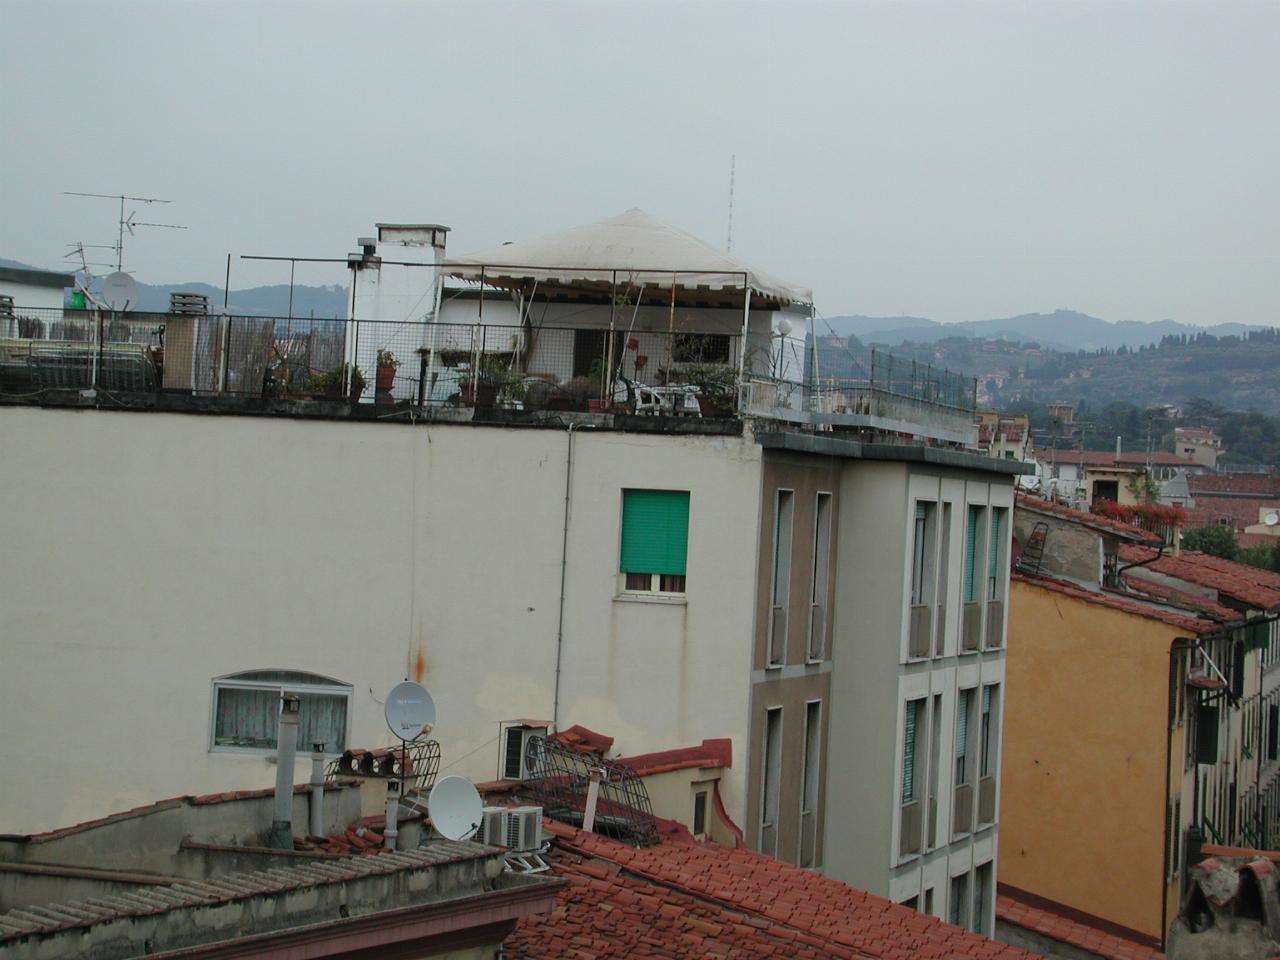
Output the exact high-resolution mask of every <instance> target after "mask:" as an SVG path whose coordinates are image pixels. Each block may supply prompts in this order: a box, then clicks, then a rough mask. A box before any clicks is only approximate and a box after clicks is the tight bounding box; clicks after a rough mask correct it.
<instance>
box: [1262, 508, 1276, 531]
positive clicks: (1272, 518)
mask: <svg viewBox="0 0 1280 960" xmlns="http://www.w3.org/2000/svg"><path fill="white" fill-rule="evenodd" d="M1262 522H1263V523H1265V524H1266V525H1267V526H1268V527H1274V526H1275V525H1276V524H1277V523H1280V513H1276V512H1275V511H1274V510H1273V511H1271V513H1268V514H1267V515H1266V516H1265V517H1263V518H1262Z"/></svg>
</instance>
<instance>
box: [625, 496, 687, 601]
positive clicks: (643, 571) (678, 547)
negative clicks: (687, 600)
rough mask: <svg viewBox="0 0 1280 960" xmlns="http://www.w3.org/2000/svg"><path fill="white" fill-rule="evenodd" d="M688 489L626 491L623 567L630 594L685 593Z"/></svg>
mask: <svg viewBox="0 0 1280 960" xmlns="http://www.w3.org/2000/svg"><path fill="white" fill-rule="evenodd" d="M688 552H689V492H688V491H687V490H623V491H622V551H621V559H620V562H619V567H620V569H621V572H622V577H623V590H624V591H626V592H627V593H684V592H685V558H686V555H687V554H688Z"/></svg>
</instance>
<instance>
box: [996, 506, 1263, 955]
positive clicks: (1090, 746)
mask: <svg viewBox="0 0 1280 960" xmlns="http://www.w3.org/2000/svg"><path fill="white" fill-rule="evenodd" d="M1014 538H1015V540H1016V541H1017V544H1018V545H1019V548H1020V549H1021V551H1022V557H1021V560H1020V562H1019V565H1018V572H1016V573H1015V575H1014V577H1013V583H1012V586H1011V593H1012V615H1011V617H1010V623H1009V656H1008V674H1009V696H1008V698H1007V703H1006V708H1005V711H1006V713H1005V716H1006V720H1007V723H1006V727H1005V729H1006V738H1005V739H1006V742H1005V751H1004V758H1005V763H1004V766H1003V770H1002V776H1003V783H1002V790H1003V797H1004V807H1003V819H1002V833H1003V843H1004V851H1003V854H1004V855H1003V856H1002V857H1001V861H1000V868H999V870H1000V884H1001V891H1002V893H1003V894H1005V895H1006V896H1008V897H1009V898H1010V899H1011V901H1012V904H1011V906H1010V907H1009V909H1008V910H1006V911H1005V914H1007V915H1008V917H1009V918H1010V922H1013V923H1014V925H1015V926H1016V925H1017V918H1019V917H1025V911H1027V910H1031V911H1036V910H1039V911H1045V910H1048V911H1050V912H1052V911H1055V910H1056V911H1058V912H1059V913H1060V914H1061V915H1062V916H1064V917H1067V918H1071V919H1072V920H1073V921H1080V922H1083V923H1085V924H1086V925H1090V926H1092V927H1093V928H1094V929H1096V930H1100V931H1104V932H1106V933H1107V934H1108V935H1116V936H1119V937H1120V938H1121V939H1127V940H1132V941H1134V942H1135V943H1137V944H1139V945H1143V946H1145V947H1149V948H1160V947H1161V946H1162V944H1163V942H1164V938H1165V936H1166V933H1167V930H1168V928H1169V925H1170V924H1171V923H1172V920H1173V918H1174V917H1175V916H1176V914H1177V912H1178V909H1179V904H1180V899H1181V894H1182V892H1183V890H1184V889H1185V887H1184V883H1185V878H1186V872H1185V868H1186V865H1187V863H1188V857H1191V856H1193V855H1194V847H1195V846H1196V845H1197V844H1198V843H1199V841H1200V838H1208V839H1213V840H1218V841H1220V842H1227V843H1236V842H1240V841H1242V840H1245V839H1247V838H1250V837H1258V836H1261V835H1262V834H1263V832H1264V831H1265V830H1266V829H1267V827H1266V824H1267V823H1268V822H1270V820H1271V819H1272V818H1273V817H1274V814H1273V813H1272V808H1269V807H1267V805H1266V804H1267V801H1266V799H1264V797H1265V795H1266V791H1267V790H1268V789H1274V788H1272V787H1270V784H1272V783H1273V782H1275V777H1276V774H1275V773H1273V772H1271V768H1272V766H1273V765H1274V764H1273V762H1272V761H1271V760H1266V759H1263V758H1264V757H1266V756H1268V755H1269V754H1268V750H1269V749H1270V748H1269V747H1268V742H1269V741H1268V737H1270V738H1271V739H1274V736H1273V735H1272V734H1268V733H1267V732H1266V731H1265V729H1264V727H1265V725H1264V722H1263V721H1264V718H1265V717H1266V716H1269V714H1266V709H1267V708H1266V704H1268V703H1270V702H1271V699H1274V698H1275V697H1277V696H1280V691H1275V690H1274V689H1273V688H1275V687H1276V684H1277V682H1278V678H1273V677H1272V676H1271V671H1270V667H1269V664H1270V663H1271V661H1272V660H1273V659H1274V656H1275V654H1274V650H1275V649H1276V631H1275V624H1274V622H1273V620H1274V616H1275V614H1276V612H1277V611H1280V576H1277V575H1275V574H1269V573H1267V572H1265V571H1255V570H1253V568H1249V567H1244V566H1243V565H1240V564H1232V563H1229V562H1228V561H1219V560H1218V559H1217V558H1209V557H1205V556H1204V555H1201V554H1191V553H1185V552H1184V553H1183V554H1181V555H1180V556H1176V557H1175V556H1165V555H1164V554H1163V552H1162V551H1163V548H1162V547H1160V538H1159V537H1158V536H1155V535H1153V534H1150V533H1148V532H1146V531H1143V530H1139V529H1137V528H1136V527H1129V526H1126V525H1124V524H1120V523H1116V522H1114V521H1111V520H1108V519H1106V518H1104V517H1099V516H1096V515H1093V514H1087V513H1079V512H1077V511H1073V510H1070V509H1069V508H1066V507H1064V506H1062V505H1059V504H1053V503H1048V502H1045V501H1041V500H1037V499H1034V498H1029V497H1024V498H1020V499H1019V502H1018V505H1017V508H1016V510H1015V515H1014ZM1268 691H1272V692H1268ZM1268 698H1271V699H1268ZM1278 715H1280V713H1278ZM1272 829H1274V827H1273V828H1272ZM1189 851H1190V852H1189ZM1103 865H1105V868H1104V866H1103ZM1002 915H1004V914H1002ZM1014 942H1018V943H1022V944H1023V945H1031V946H1033V947H1034V946H1036V944H1035V943H1034V941H1030V940H1025V939H1018V940H1016V941H1014Z"/></svg>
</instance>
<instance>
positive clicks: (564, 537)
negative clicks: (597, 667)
mask: <svg viewBox="0 0 1280 960" xmlns="http://www.w3.org/2000/svg"><path fill="white" fill-rule="evenodd" d="M577 427H587V428H588V429H595V424H593V423H571V424H569V447H568V450H567V451H566V453H565V461H564V530H563V533H562V534H561V540H560V612H559V614H558V615H557V619H556V680H555V694H554V699H553V701H552V705H551V729H552V730H559V729H560V660H561V655H562V654H563V652H564V589H565V580H566V577H567V576H568V570H569V496H570V493H571V492H572V484H573V431H574V429H575V428H577Z"/></svg>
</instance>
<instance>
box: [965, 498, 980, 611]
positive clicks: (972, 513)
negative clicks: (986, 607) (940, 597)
mask: <svg viewBox="0 0 1280 960" xmlns="http://www.w3.org/2000/svg"><path fill="white" fill-rule="evenodd" d="M981 518H982V507H973V506H971V507H969V515H968V520H967V522H966V524H965V529H964V602H965V603H973V602H975V601H976V600H977V599H978V592H977V587H976V584H975V583H974V573H975V569H974V565H975V563H976V562H977V556H978V522H979V520H980V519H981Z"/></svg>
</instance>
